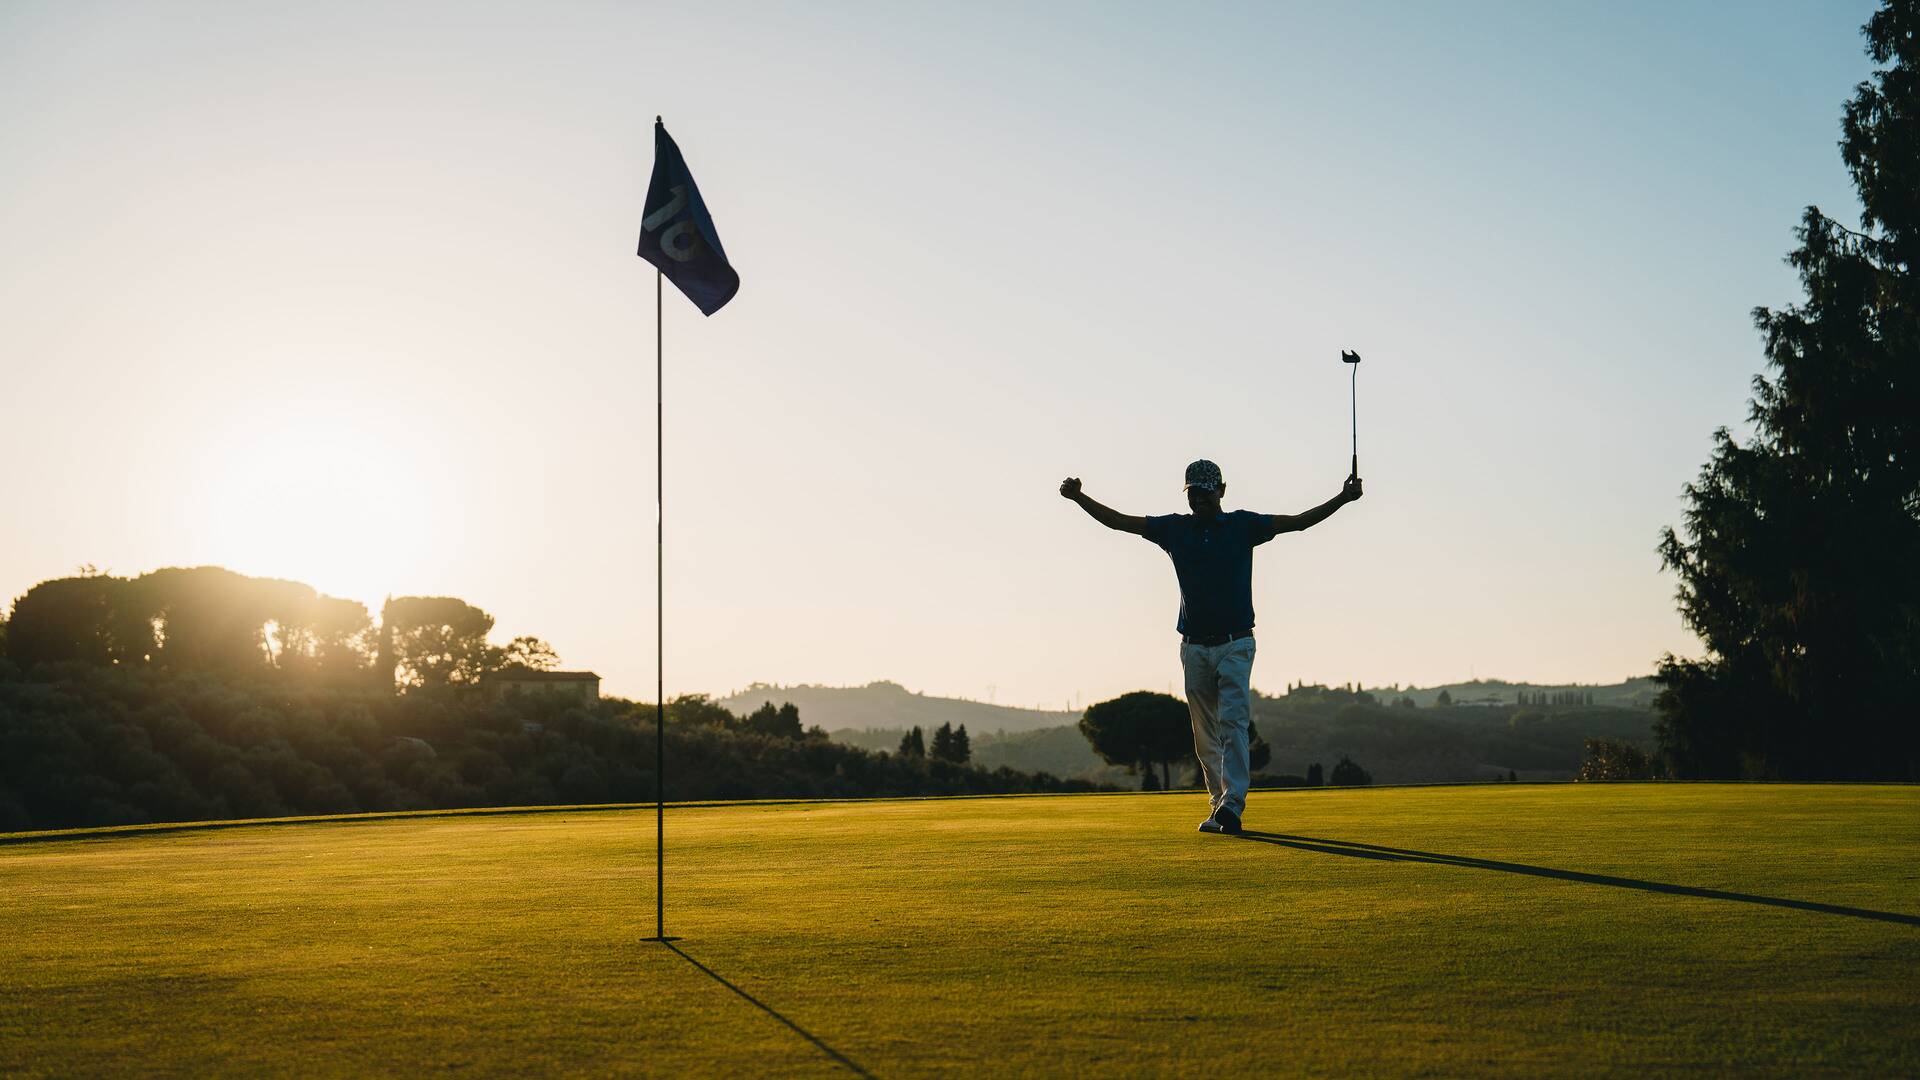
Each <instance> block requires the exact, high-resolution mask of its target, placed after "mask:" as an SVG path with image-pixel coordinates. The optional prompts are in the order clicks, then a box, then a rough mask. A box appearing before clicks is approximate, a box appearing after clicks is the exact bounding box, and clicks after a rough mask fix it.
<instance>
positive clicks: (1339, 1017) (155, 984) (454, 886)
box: [0, 784, 1920, 1077]
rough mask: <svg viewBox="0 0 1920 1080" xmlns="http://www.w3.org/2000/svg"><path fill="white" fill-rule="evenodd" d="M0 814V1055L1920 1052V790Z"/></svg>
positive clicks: (1904, 1056) (336, 1068) (185, 1061)
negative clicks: (82, 830) (376, 813)
mask: <svg viewBox="0 0 1920 1080" xmlns="http://www.w3.org/2000/svg"><path fill="white" fill-rule="evenodd" d="M1204 811H1205V803H1204V800H1203V799H1202V798H1201V797H1199V796H1197V795H1194V794H1192V793H1171V794H1164V795H1094V796H1046V797H1022V798H989V799H953V800H926V801H904V800H903V801H881V802H840V803H832V802H822V803H784V804H774V803H768V804H746V805H733V806H703V807H685V808H669V810H668V813H667V830H668V863H667V880H668V907H667V930H668V933H669V934H670V935H677V936H678V937H680V938H681V940H679V941H677V942H674V943H672V945H671V947H669V946H668V945H663V944H660V943H655V942H648V941H646V940H644V939H645V938H647V937H648V936H649V935H651V934H652V933H653V932H654V891H653V883H654V869H653V828H654V826H653V814H652V811H651V809H650V808H649V809H646V810H634V809H614V810H608V809H591V808H579V809H563V810H546V811H541V812H514V813H486V814H456V815H438V816H420V817H397V818H384V819H380V818H374V819H322V820H314V821H305V822H301V823H262V824H256V825H242V826H237V827H222V828H208V829H187V830H179V831H153V832H142V831H125V832H114V833H107V834H95V835H82V836H71V837H63V838H52V839H48V838H40V837H33V836H32V835H31V834H27V835H24V836H13V837H0V1074H8V1075H26V1076H38V1075H48V1076H69V1075H95V1074H120V1075H126V1074H141V1075H152V1074H171V1075H196V1076H198V1075H208V1074H231V1073H279V1074H301V1075H324V1074H367V1073H387V1074H394V1073H398V1074H414V1073H420V1072H426V1071H429V1070H441V1069H447V1070H458V1071H459V1072H462V1073H469V1074H508V1073H516V1074H517V1073H568V1074H577V1075H604V1074H653V1075H715V1076H740V1075H774V1076H805V1075H821V1076H831V1075H848V1074H859V1073H866V1074H870V1075H873V1076H879V1077H896V1076H930V1075H942V1074H955V1073H967V1074H978V1075H993V1076H1017V1075H1058V1074H1065V1073H1097V1074H1102V1075H1107V1074H1113V1075H1126V1074H1144V1075H1193V1076H1201V1075H1210V1076H1211V1075H1229V1076H1230V1075H1247V1074H1256V1073H1305V1074H1351V1073H1367V1074H1410V1073H1438V1074H1458V1073H1475V1074H1480V1073H1509V1074H1517V1075H1529V1076H1532V1075H1541V1074H1560V1075H1574V1074H1578V1075H1591V1074H1605V1073H1613V1074H1622V1075H1624V1074H1638V1073H1644V1072H1648V1071H1652V1072H1658V1073H1679V1072H1690V1073H1698V1072H1711V1073H1729V1072H1731V1073H1741V1074H1751V1073H1775V1074H1791V1075H1796V1076H1798V1075H1808V1074H1818V1073H1849V1074H1860V1073H1866V1074H1877V1075H1893V1074H1902V1075H1914V1074H1916V1073H1920V979H1916V978H1915V976H1914V973H1915V972H1916V971H1920V788H1914V787H1900V786H1841V785H1817V786H1790V785H1650V784H1649V785H1621V786H1585V785H1543V786H1534V785H1511V786H1508V785H1490V786H1481V787H1441V788H1398V789H1393V788H1385V789H1378V790H1366V789H1360V790H1352V789H1348V790H1327V789H1316V790H1307V791H1291V792H1284V793H1274V792H1256V793H1255V794H1254V796H1253V801H1252V804H1251V806H1250V807H1249V809H1248V813H1247V827H1248V829H1249V830H1250V831H1249V833H1248V834H1247V835H1246V836H1245V837H1241V838H1227V837H1215V836H1207V835H1202V834H1199V833H1197V832H1195V830H1194V826H1195V825H1196V824H1197V823H1198V822H1199V820H1200V818H1201V817H1203V816H1204Z"/></svg>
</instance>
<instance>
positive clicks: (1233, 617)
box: [1141, 510, 1274, 637]
mask: <svg viewBox="0 0 1920 1080" xmlns="http://www.w3.org/2000/svg"><path fill="white" fill-rule="evenodd" d="M1141 535H1142V536H1145V537H1146V538H1147V539H1149V540H1151V541H1153V542H1154V543H1156V544H1158V545H1160V547H1161V549H1162V550H1164V551H1165V552H1166V553H1167V556H1168V557H1169V558H1171V559H1172V560H1173V572H1174V574H1175V575H1177V576H1178V577H1179V578H1180V621H1179V623H1178V624H1176V627H1175V628H1176V629H1178V630H1179V631H1180V632H1181V633H1182V634H1191V635H1193V636H1195V637H1210V636H1212V635H1215V634H1235V633H1239V632H1241V631H1244V630H1251V629H1253V549H1254V548H1256V547H1259V546H1260V545H1261V544H1264V543H1266V542H1267V541H1269V540H1271V539H1273V536H1274V533H1273V518H1271V517H1270V516H1268V515H1266V514H1256V513H1254V512H1253V511H1251V510H1235V511H1234V512H1232V513H1230V514H1221V515H1220V516H1218V517H1216V518H1214V519H1213V520H1212V521H1208V522H1202V521H1201V520H1200V519H1199V518H1198V517H1196V516H1194V515H1193V514H1162V515H1160V516H1158V517H1150V518H1148V519H1147V527H1146V529H1145V530H1143V531H1142V533H1141Z"/></svg>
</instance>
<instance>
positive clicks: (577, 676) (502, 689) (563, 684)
mask: <svg viewBox="0 0 1920 1080" xmlns="http://www.w3.org/2000/svg"><path fill="white" fill-rule="evenodd" d="M482 685H483V686H485V687H486V688H487V690H488V692H490V693H491V694H492V695H493V696H494V697H503V696H505V695H507V694H513V693H521V694H559V695H561V696H563V697H568V698H572V699H575V700H577V701H579V702H581V703H582V704H586V705H591V704H593V703H594V702H596V701H599V700H600V676H598V675H595V674H594V673H593V672H591V671H537V670H535V669H533V668H512V669H509V670H506V671H496V672H494V673H493V674H491V675H488V676H487V677H486V678H485V679H484V680H482Z"/></svg>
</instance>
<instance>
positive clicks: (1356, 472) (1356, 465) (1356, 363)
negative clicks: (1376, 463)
mask: <svg viewBox="0 0 1920 1080" xmlns="http://www.w3.org/2000/svg"><path fill="white" fill-rule="evenodd" d="M1340 362H1341V363H1343V364H1352V365H1353V380H1352V384H1351V385H1350V386H1349V387H1348V389H1349V391H1350V392H1351V394H1352V395H1353V396H1352V398H1351V399H1350V400H1351V401H1352V404H1353V472H1352V473H1351V474H1350V475H1351V476H1353V477H1354V479H1356V480H1357V479H1359V477H1360V354H1359V353H1357V352H1354V351H1353V350H1352V349H1341V350H1340Z"/></svg>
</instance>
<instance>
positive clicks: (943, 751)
mask: <svg viewBox="0 0 1920 1080" xmlns="http://www.w3.org/2000/svg"><path fill="white" fill-rule="evenodd" d="M928 756H929V757H931V758H933V759H934V760H935V761H952V760H953V725H952V724H941V725H940V726H939V727H937V728H934V729H933V746H932V747H930V748H929V749H928Z"/></svg>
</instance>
